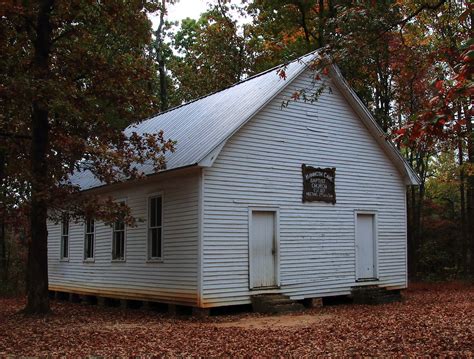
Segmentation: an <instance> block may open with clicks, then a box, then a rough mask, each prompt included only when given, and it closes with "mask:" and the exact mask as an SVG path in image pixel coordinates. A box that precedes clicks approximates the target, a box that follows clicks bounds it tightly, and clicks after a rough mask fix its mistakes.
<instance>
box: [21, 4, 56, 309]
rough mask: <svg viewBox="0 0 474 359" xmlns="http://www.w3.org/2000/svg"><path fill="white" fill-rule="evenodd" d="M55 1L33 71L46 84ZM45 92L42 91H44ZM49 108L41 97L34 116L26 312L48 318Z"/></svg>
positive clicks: (45, 12) (39, 36)
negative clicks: (51, 21) (43, 315)
mask: <svg viewBox="0 0 474 359" xmlns="http://www.w3.org/2000/svg"><path fill="white" fill-rule="evenodd" d="M53 4H54V0H44V1H42V2H41V3H40V6H39V9H38V17H37V23H36V39H35V42H34V48H35V55H34V62H33V68H34V71H35V80H36V81H37V82H38V83H39V84H42V83H43V82H46V81H48V77H49V56H50V50H51V32H52V30H51V23H50V16H51V12H52V7H53ZM40 91H41V87H40ZM48 117H49V112H48V104H47V102H46V101H45V100H44V96H43V94H41V93H39V94H37V97H36V99H35V100H33V104H32V114H31V122H32V123H31V128H32V136H31V137H32V139H31V175H32V180H31V209H30V236H31V237H30V240H29V241H28V266H27V273H26V285H27V293H28V297H27V304H26V308H25V312H27V313H34V314H46V313H48V312H49V310H50V308H49V298H48V253H47V241H48V230H47V219H48V202H47V190H48V183H49V181H48V161H47V153H48V143H49V123H48Z"/></svg>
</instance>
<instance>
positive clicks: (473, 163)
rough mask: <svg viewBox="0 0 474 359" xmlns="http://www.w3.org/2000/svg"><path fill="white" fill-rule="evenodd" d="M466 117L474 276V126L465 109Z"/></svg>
mask: <svg viewBox="0 0 474 359" xmlns="http://www.w3.org/2000/svg"><path fill="white" fill-rule="evenodd" d="M464 116H465V117H466V130H467V136H466V137H467V161H468V163H469V165H470V167H471V168H470V171H469V174H468V176H467V183H466V184H467V186H466V187H467V188H466V219H467V223H466V232H467V237H466V239H467V240H468V241H470V243H467V245H468V247H470V263H469V264H470V269H471V270H470V272H471V275H472V276H474V175H473V173H472V169H473V168H474V144H473V142H474V131H473V126H472V118H471V115H470V112H469V109H468V108H464Z"/></svg>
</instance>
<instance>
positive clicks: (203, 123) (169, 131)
mask: <svg viewBox="0 0 474 359" xmlns="http://www.w3.org/2000/svg"><path fill="white" fill-rule="evenodd" d="M314 56H315V53H310V54H308V55H306V56H304V57H302V58H300V59H297V60H295V61H293V62H291V63H289V64H288V65H287V67H286V68H285V73H286V80H284V79H282V78H281V77H280V76H278V74H277V69H278V68H281V66H280V67H278V68H274V69H271V70H268V71H266V72H264V73H261V74H259V75H256V76H253V77H251V78H249V79H246V80H244V81H242V82H239V83H237V84H235V85H233V86H231V87H229V88H226V89H224V90H222V91H219V92H216V93H213V94H211V95H208V96H205V97H202V98H200V99H197V100H195V101H192V102H190V103H188V104H185V105H182V106H179V107H176V108H174V109H171V110H169V111H167V112H164V113H161V114H158V115H157V116H155V117H152V118H149V119H147V120H145V121H143V122H141V123H139V124H137V125H134V126H130V127H128V128H127V129H125V133H127V134H131V133H132V132H137V133H138V134H144V133H157V132H159V131H160V130H163V131H164V136H165V138H170V139H172V140H174V141H177V143H176V151H175V152H174V153H167V154H166V156H165V157H166V170H171V169H176V168H180V167H186V166H190V165H194V164H197V163H198V162H199V161H200V160H202V159H203V158H204V157H205V156H206V155H207V154H208V153H209V152H210V151H212V150H213V149H214V148H215V147H216V146H218V145H219V144H220V143H221V142H222V141H224V140H225V139H226V138H227V137H228V136H230V135H231V134H232V133H234V132H235V131H236V130H237V129H238V128H239V127H240V126H241V125H242V124H243V123H245V122H246V121H247V120H248V119H249V117H251V116H253V115H254V114H255V113H256V112H257V111H258V110H259V109H260V108H261V107H262V106H263V105H264V104H266V103H267V102H268V101H269V100H271V99H272V98H273V97H274V96H275V95H277V94H278V93H279V92H280V91H281V90H282V89H283V88H284V87H285V86H286V85H288V84H289V83H290V82H291V81H292V80H293V79H294V78H295V77H296V76H298V74H300V73H301V72H302V71H303V70H304V69H305V68H306V66H307V64H308V62H309V61H311V59H312V58H314ZM139 169H140V170H141V171H143V172H144V173H145V174H152V173H153V168H152V166H149V165H148V166H142V167H140V168H139ZM71 182H72V183H73V184H75V185H78V186H79V187H80V188H81V189H82V190H86V189H90V188H93V187H97V186H100V185H101V184H102V183H101V182H100V181H99V180H98V179H97V178H95V177H94V176H93V175H92V173H90V172H81V173H76V174H75V175H74V176H73V177H72V178H71Z"/></svg>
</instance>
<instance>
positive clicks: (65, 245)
mask: <svg viewBox="0 0 474 359" xmlns="http://www.w3.org/2000/svg"><path fill="white" fill-rule="evenodd" d="M68 242H69V237H68V236H62V237H61V248H62V252H61V257H62V258H67V257H68V254H69V248H68V245H69V243H68Z"/></svg>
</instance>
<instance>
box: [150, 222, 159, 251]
mask: <svg viewBox="0 0 474 359" xmlns="http://www.w3.org/2000/svg"><path fill="white" fill-rule="evenodd" d="M157 240H158V238H157V229H156V228H153V229H152V230H151V257H152V258H156V257H158V247H157Z"/></svg>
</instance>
